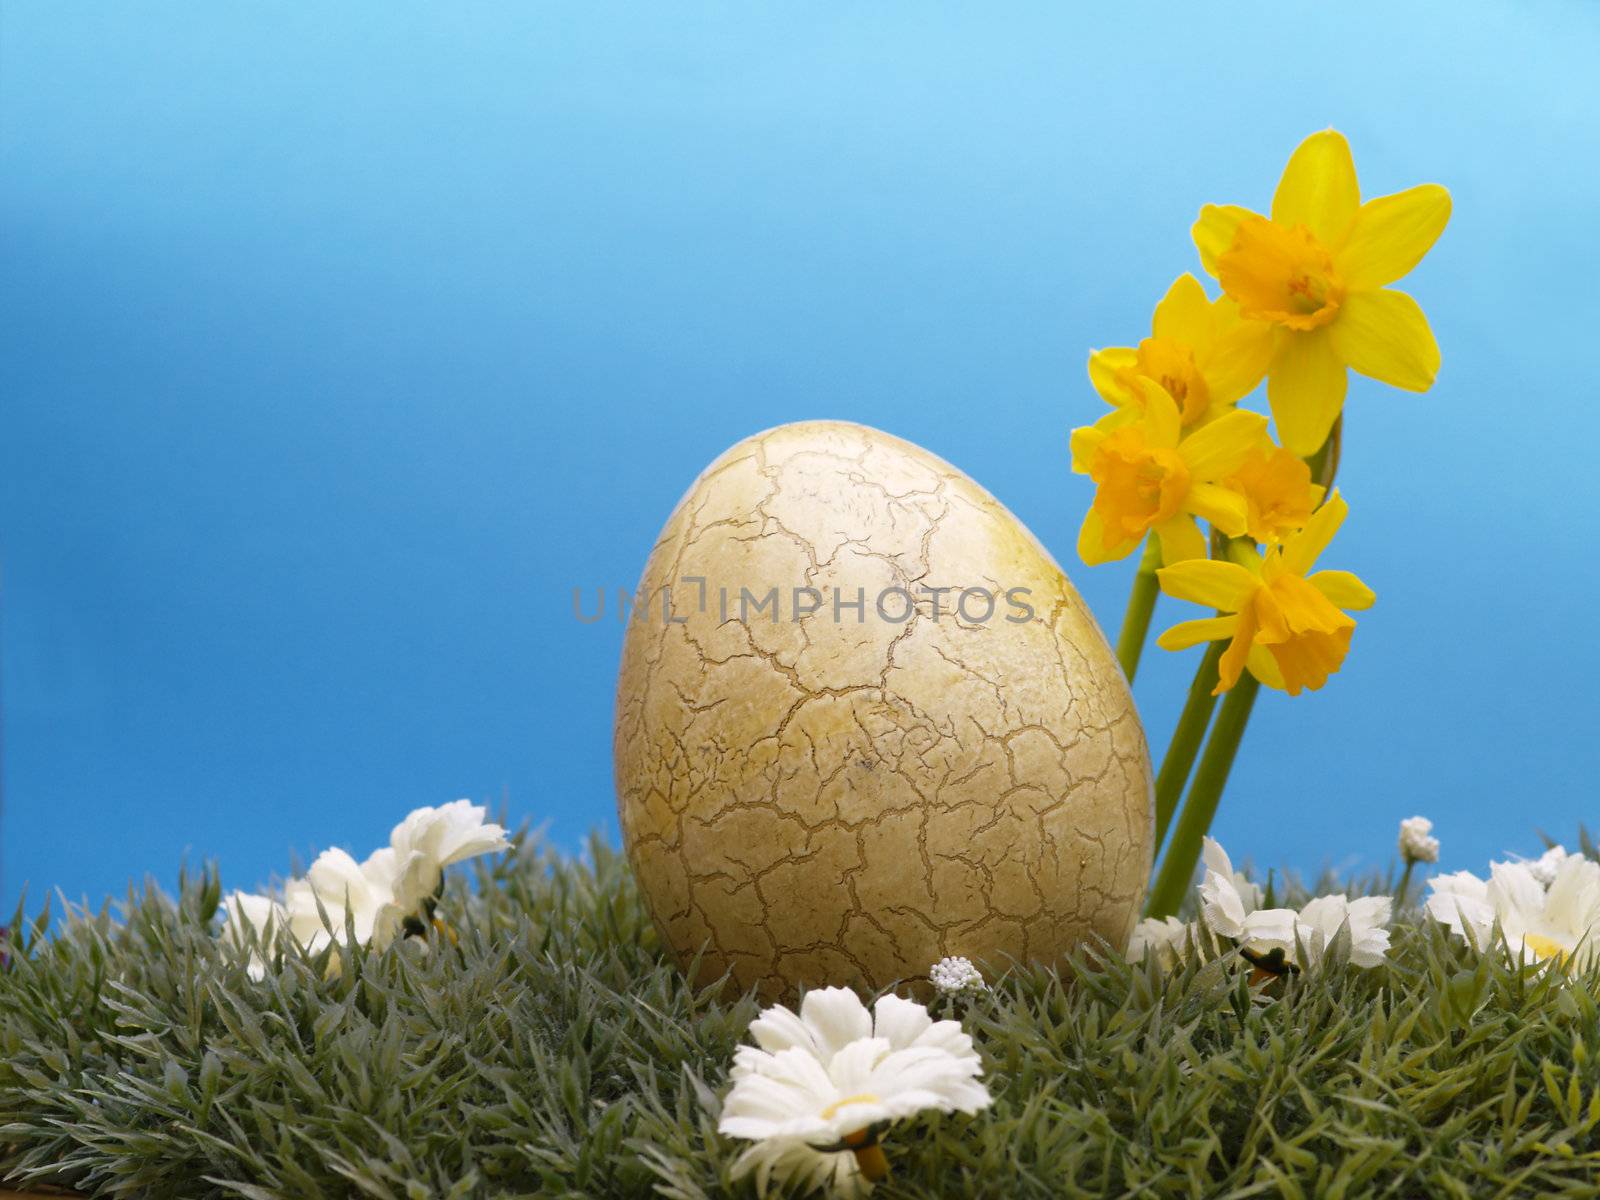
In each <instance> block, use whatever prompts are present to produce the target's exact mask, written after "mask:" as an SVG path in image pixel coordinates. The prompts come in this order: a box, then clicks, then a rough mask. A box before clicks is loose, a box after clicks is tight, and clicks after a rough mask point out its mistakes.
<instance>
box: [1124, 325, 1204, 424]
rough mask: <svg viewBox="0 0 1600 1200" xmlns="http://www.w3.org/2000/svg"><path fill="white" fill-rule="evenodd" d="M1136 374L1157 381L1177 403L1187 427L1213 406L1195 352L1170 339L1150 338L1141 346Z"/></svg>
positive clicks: (1137, 357)
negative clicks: (1196, 364) (1196, 361)
mask: <svg viewBox="0 0 1600 1200" xmlns="http://www.w3.org/2000/svg"><path fill="white" fill-rule="evenodd" d="M1133 370H1134V373H1135V374H1138V375H1143V376H1145V377H1146V378H1147V379H1154V380H1155V381H1156V382H1157V383H1159V384H1160V385H1161V386H1162V387H1163V388H1165V389H1166V392H1167V395H1169V396H1171V397H1172V398H1173V400H1175V401H1176V402H1177V405H1178V412H1179V413H1180V414H1181V415H1182V417H1183V423H1184V424H1185V425H1193V424H1194V423H1195V422H1196V421H1198V420H1199V419H1200V418H1201V417H1203V416H1205V415H1206V409H1208V408H1209V407H1210V406H1211V389H1210V388H1209V387H1208V386H1207V385H1206V377H1205V376H1204V375H1202V374H1201V373H1200V368H1199V367H1197V366H1195V363H1194V351H1193V350H1191V349H1190V348H1189V347H1188V346H1185V345H1184V344H1183V343H1182V342H1175V341H1173V340H1172V339H1171V338H1163V337H1147V338H1145V339H1144V341H1142V342H1140V343H1139V349H1138V351H1137V356H1136V358H1135V359H1134V367H1133Z"/></svg>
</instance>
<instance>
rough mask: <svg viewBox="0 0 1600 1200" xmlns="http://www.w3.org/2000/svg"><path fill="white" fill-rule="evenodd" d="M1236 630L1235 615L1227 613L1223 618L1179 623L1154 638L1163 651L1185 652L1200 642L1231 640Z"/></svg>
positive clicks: (1204, 618) (1237, 616) (1237, 618)
mask: <svg viewBox="0 0 1600 1200" xmlns="http://www.w3.org/2000/svg"><path fill="white" fill-rule="evenodd" d="M1237 628H1239V615H1238V614H1237V613H1229V614H1228V615H1227V616H1225V617H1201V618H1200V619H1199V620H1197V621H1180V622H1178V624H1176V625H1174V626H1173V627H1172V628H1171V629H1168V630H1166V631H1165V632H1164V633H1162V634H1161V636H1160V637H1158V638H1156V645H1158V646H1160V647H1161V648H1162V649H1163V650H1187V649H1189V647H1190V646H1198V645H1199V644H1200V643H1201V642H1216V641H1221V640H1222V639H1223V638H1231V637H1232V636H1233V631H1234V630H1235V629H1237Z"/></svg>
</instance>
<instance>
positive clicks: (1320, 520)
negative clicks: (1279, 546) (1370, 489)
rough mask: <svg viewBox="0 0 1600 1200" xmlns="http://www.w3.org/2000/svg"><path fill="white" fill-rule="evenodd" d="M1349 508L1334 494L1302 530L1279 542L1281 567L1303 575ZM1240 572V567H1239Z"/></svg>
mask: <svg viewBox="0 0 1600 1200" xmlns="http://www.w3.org/2000/svg"><path fill="white" fill-rule="evenodd" d="M1349 511H1350V505H1349V504H1348V503H1346V502H1345V498H1344V497H1343V496H1341V495H1340V494H1339V493H1338V491H1335V492H1334V493H1333V495H1331V496H1329V497H1328V502H1327V503H1326V504H1324V505H1323V506H1322V507H1321V508H1319V509H1317V511H1316V512H1314V513H1312V514H1311V519H1310V520H1309V521H1307V522H1306V527H1305V528H1304V529H1302V530H1301V531H1300V532H1299V533H1297V534H1295V535H1294V536H1293V537H1291V538H1289V539H1288V540H1287V541H1285V542H1284V543H1283V559H1282V563H1283V567H1284V569H1285V570H1288V571H1292V572H1294V573H1295V574H1296V575H1305V574H1307V573H1308V572H1309V571H1310V570H1311V568H1312V566H1313V565H1314V564H1315V563H1316V561H1317V558H1318V556H1319V555H1321V553H1322V552H1323V551H1324V550H1326V549H1327V548H1328V543H1329V542H1331V541H1333V535H1334V534H1336V533H1338V532H1339V526H1341V525H1343V524H1344V518H1345V515H1346V514H1347V513H1348V512H1349ZM1241 569H1242V568H1241Z"/></svg>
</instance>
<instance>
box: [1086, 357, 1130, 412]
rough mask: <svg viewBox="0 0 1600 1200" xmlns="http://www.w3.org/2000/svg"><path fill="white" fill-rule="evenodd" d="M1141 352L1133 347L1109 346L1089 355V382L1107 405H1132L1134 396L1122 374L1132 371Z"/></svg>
mask: <svg viewBox="0 0 1600 1200" xmlns="http://www.w3.org/2000/svg"><path fill="white" fill-rule="evenodd" d="M1138 359H1139V352H1138V351H1137V350H1135V349H1134V348H1133V347H1132V346H1108V347H1107V348H1106V349H1104V350H1093V351H1091V352H1090V353H1089V382H1090V383H1092V384H1093V385H1094V390H1095V391H1097V392H1099V393H1100V398H1101V399H1102V400H1104V401H1105V402H1106V403H1107V404H1116V405H1123V404H1132V403H1133V401H1134V395H1133V393H1132V392H1131V391H1129V390H1128V385H1127V384H1126V383H1124V382H1123V381H1122V378H1121V372H1123V371H1126V370H1131V369H1132V368H1133V366H1134V364H1135V363H1137V362H1138Z"/></svg>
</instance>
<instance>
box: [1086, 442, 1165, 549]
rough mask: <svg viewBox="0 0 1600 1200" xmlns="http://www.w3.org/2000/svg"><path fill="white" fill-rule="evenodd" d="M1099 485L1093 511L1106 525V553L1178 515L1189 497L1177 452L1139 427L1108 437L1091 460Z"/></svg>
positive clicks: (1091, 468) (1092, 469)
mask: <svg viewBox="0 0 1600 1200" xmlns="http://www.w3.org/2000/svg"><path fill="white" fill-rule="evenodd" d="M1089 477H1090V478H1091V479H1093V480H1094V481H1095V482H1096V483H1097V484H1099V485H1100V486H1099V488H1098V490H1097V491H1096V492H1095V496H1094V508H1095V511H1096V512H1097V513H1099V515H1100V520H1101V523H1102V524H1103V525H1104V526H1105V545H1106V549H1108V550H1109V549H1111V548H1112V547H1113V546H1115V545H1117V544H1118V543H1119V542H1124V541H1127V540H1128V539H1129V538H1138V537H1143V536H1144V532H1145V530H1147V529H1149V528H1150V527H1151V526H1152V525H1159V524H1160V523H1161V522H1162V521H1166V520H1169V519H1171V518H1172V517H1175V516H1177V515H1178V513H1179V512H1180V511H1181V510H1182V507H1183V501H1184V497H1186V496H1187V495H1188V494H1189V467H1188V464H1186V463H1185V462H1184V461H1183V459H1182V457H1181V456H1180V455H1179V454H1178V452H1177V451H1176V450H1169V449H1165V448H1162V447H1157V446H1152V445H1150V444H1149V443H1148V442H1146V441H1145V438H1144V433H1143V431H1142V430H1141V429H1140V428H1139V427H1138V426H1137V425H1124V426H1123V427H1122V428H1121V429H1117V430H1114V431H1113V432H1112V433H1110V434H1108V435H1107V436H1106V438H1105V440H1104V441H1102V442H1101V443H1100V445H1099V446H1098V447H1097V448H1096V450H1095V453H1094V458H1093V459H1091V460H1090V462H1089Z"/></svg>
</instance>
